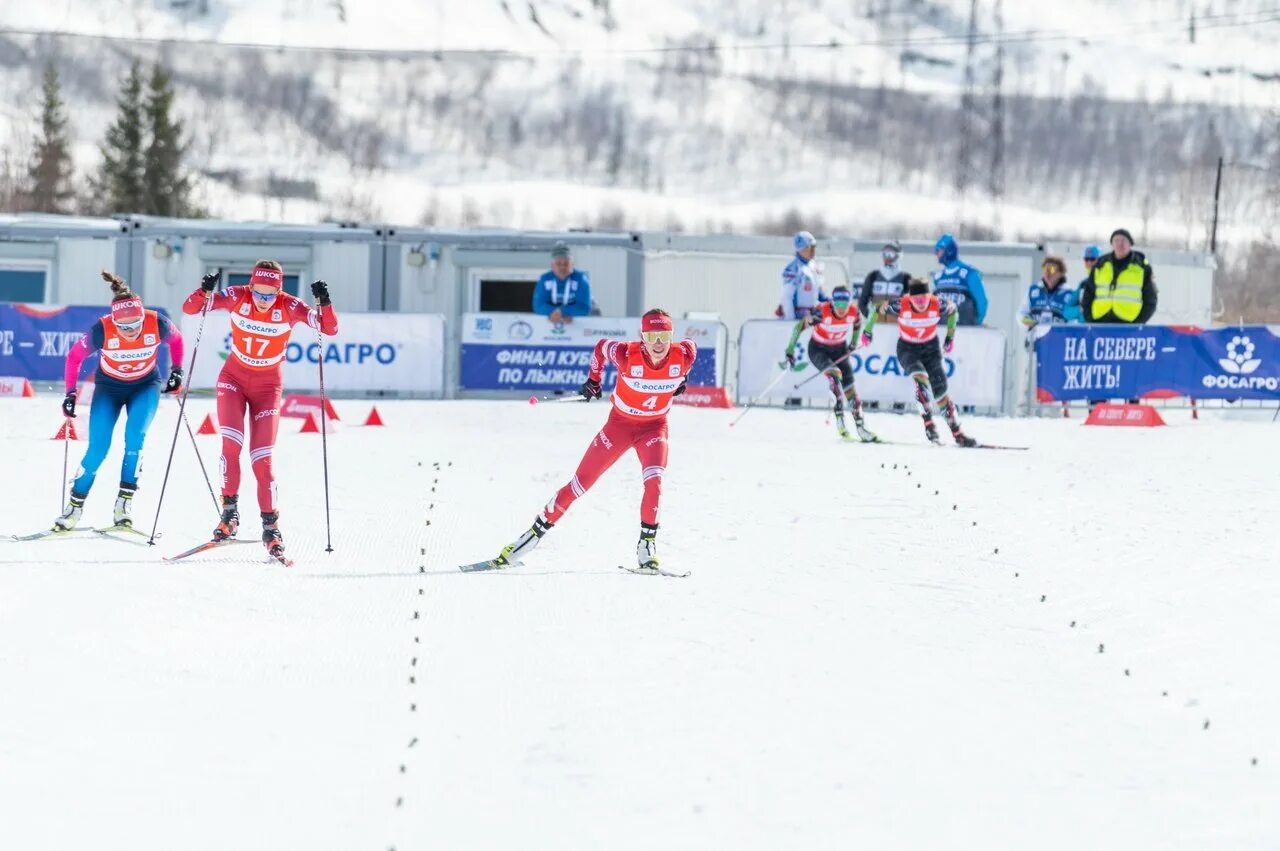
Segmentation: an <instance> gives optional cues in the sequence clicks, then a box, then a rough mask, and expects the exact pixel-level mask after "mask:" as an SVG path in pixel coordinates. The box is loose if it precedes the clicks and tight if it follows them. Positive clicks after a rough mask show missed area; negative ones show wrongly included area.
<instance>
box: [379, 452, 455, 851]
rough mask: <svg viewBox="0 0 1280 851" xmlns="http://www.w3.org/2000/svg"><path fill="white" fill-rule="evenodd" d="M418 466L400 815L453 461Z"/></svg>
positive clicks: (418, 717) (401, 825) (414, 744)
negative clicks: (441, 507)
mask: <svg viewBox="0 0 1280 851" xmlns="http://www.w3.org/2000/svg"><path fill="white" fill-rule="evenodd" d="M418 466H419V467H421V468H423V469H424V471H425V472H426V473H427V476H426V477H424V481H423V484H424V491H425V495H424V500H423V501H424V503H425V504H424V506H423V513H422V517H423V522H422V525H421V526H419V527H418V529H417V534H416V535H415V536H414V540H415V542H416V543H417V550H418V558H417V563H418V570H417V572H416V573H415V574H410V575H411V576H413V577H414V582H413V587H414V593H413V594H412V595H411V596H410V601H409V602H410V612H409V617H408V620H409V624H410V629H409V633H410V638H411V639H412V640H411V642H410V646H409V648H408V654H409V665H408V672H407V673H406V674H405V677H406V682H407V685H408V689H409V696H408V708H409V715H410V717H409V724H408V730H409V733H408V737H407V742H406V744H405V745H404V750H405V752H404V753H403V755H402V756H401V757H400V761H399V763H398V766H397V773H398V775H399V777H398V780H399V785H400V789H399V790H398V794H397V795H396V797H395V801H394V807H395V809H396V810H398V811H401V812H404V811H406V810H407V808H406V806H405V803H406V800H407V799H408V797H409V795H408V790H407V785H408V782H409V779H408V774H409V768H410V767H411V766H412V765H413V764H415V763H416V760H415V759H414V757H415V756H416V754H417V752H418V751H419V750H420V748H419V747H418V745H419V742H420V741H421V739H422V729H421V725H422V724H423V716H424V714H425V713H423V712H420V711H419V704H420V703H421V702H422V699H421V697H420V696H419V694H420V690H419V688H418V686H419V685H420V683H419V679H420V678H421V675H422V667H420V665H419V661H420V660H421V658H422V657H423V655H424V650H425V646H424V645H423V644H422V627H423V625H424V624H423V622H424V621H425V620H426V618H427V616H428V605H427V603H428V595H427V581H426V575H427V574H428V571H427V562H428V560H432V561H436V562H439V561H440V560H441V559H440V557H439V551H440V549H441V547H442V546H443V545H444V544H446V543H447V541H444V540H441V538H442V537H443V536H442V535H441V533H440V531H439V530H440V529H441V525H440V524H438V523H435V524H433V521H434V520H436V519H437V517H438V514H437V505H438V504H439V494H440V490H441V478H442V475H441V474H442V470H443V469H447V468H449V467H452V466H453V462H452V461H446V462H444V463H443V467H442V464H441V462H439V461H432V462H431V466H430V467H429V468H427V467H424V464H423V462H421V461H419V462H418ZM427 478H429V479H430V484H429V485H427V484H426V479H427ZM405 818H406V817H405V816H403V815H402V816H401V819H400V820H398V821H397V822H396V823H395V825H394V827H395V832H397V833H402V832H404V831H405V830H406V829H407V828H406V824H407V822H406V821H405ZM387 847H388V849H389V851H395V849H396V845H395V843H394V842H392V843H391V844H389V845H388V846H387Z"/></svg>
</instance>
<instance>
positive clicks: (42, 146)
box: [26, 64, 75, 213]
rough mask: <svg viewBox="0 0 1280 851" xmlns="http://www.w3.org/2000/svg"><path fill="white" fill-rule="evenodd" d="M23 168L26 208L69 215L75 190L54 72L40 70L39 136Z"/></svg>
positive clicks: (53, 68) (69, 142)
mask: <svg viewBox="0 0 1280 851" xmlns="http://www.w3.org/2000/svg"><path fill="white" fill-rule="evenodd" d="M34 148H35V153H34V155H33V156H32V158H31V164H30V166H29V167H28V169H27V196H28V197H27V199H26V200H27V204H26V206H27V207H28V209H31V210H34V211H35V212H38V213H69V212H71V210H72V207H73V203H72V202H73V199H74V197H75V191H74V190H73V189H72V186H71V171H72V164H71V141H70V139H68V138H67V114H66V111H65V110H64V108H63V103H62V92H61V86H60V85H59V83H58V70H57V69H56V68H55V67H54V66H53V65H52V64H49V65H46V66H45V69H44V85H43V96H42V100H41V105H40V133H39V135H37V136H36V138H35V142H34Z"/></svg>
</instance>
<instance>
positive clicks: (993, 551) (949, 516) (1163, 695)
mask: <svg viewBox="0 0 1280 851" xmlns="http://www.w3.org/2000/svg"><path fill="white" fill-rule="evenodd" d="M880 468H881V469H882V470H883V471H885V472H888V473H893V474H896V475H897V479H898V482H899V483H900V484H903V485H915V487H913V488H911V490H913V491H915V490H920V491H926V492H927V491H928V490H930V489H932V490H933V494H934V495H935V496H938V497H945V495H944V494H942V493H941V488H930V485H928V484H926V480H925V479H924V478H923V477H920V476H916V475H914V473H915V472H916V471H915V470H912V469H911V465H910V464H907V463H905V462H896V463H895V462H891V461H887V462H882V463H881V464H880ZM946 501H947V500H946V499H945V498H944V499H943V500H942V502H943V503H945V502H946ZM939 509H941V510H939V511H938V516H939V517H940V518H945V519H946V520H948V521H950V522H951V523H953V524H955V525H957V526H958V528H959V531H958V532H957V533H956V535H955V537H954V538H944V537H942V536H941V535H938V536H937V537H935V538H933V540H932V541H931V543H935V542H937V541H946V542H948V543H952V542H954V543H961V542H963V543H967V544H968V546H967V547H966V548H965V549H966V551H965V552H963V553H961V552H957V554H956V555H957V557H956V559H955V561H956V562H958V563H965V564H968V563H974V562H977V563H982V564H987V565H991V566H996V567H1001V568H1003V569H1005V570H1006V571H1007V570H1008V568H1009V567H1015V568H1017V569H1016V570H1014V572H1013V574H1012V576H1011V577H1010V578H1011V579H1013V580H1019V579H1022V578H1024V577H1023V574H1024V573H1025V574H1027V576H1026V577H1025V578H1033V574H1032V572H1031V571H1032V570H1033V568H1030V567H1028V566H1027V565H1026V564H1010V563H1008V562H1004V561H1001V560H1000V559H999V554H1000V547H999V546H995V545H992V544H991V543H990V540H991V539H990V537H989V535H988V533H987V532H986V531H985V530H984V531H982V532H976V531H973V530H974V529H976V528H979V527H978V521H977V520H975V519H972V517H970V516H968V514H969V512H970V507H969V506H967V505H966V506H963V510H962V506H961V503H960V502H959V501H956V502H953V503H952V510H951V511H945V506H939ZM966 520H968V521H969V522H968V523H965V521H966ZM912 548H913V549H914V548H915V547H912ZM919 549H922V550H936V546H921V547H919ZM979 553H982V555H979ZM1041 581H1042V584H1049V585H1052V578H1051V577H1050V578H1048V579H1047V580H1044V579H1042V580H1041ZM904 584H909V585H918V584H919V583H904ZM922 587H925V586H922ZM927 587H935V586H927ZM970 587H971V589H972V590H978V589H977V587H976V586H970ZM1018 597H1019V599H1021V600H1022V601H1023V602H1024V603H1025V602H1027V600H1028V599H1032V600H1036V601H1038V603H1037V605H1044V604H1049V603H1050V601H1051V598H1050V595H1049V593H1048V590H1046V591H1045V592H1043V593H1039V594H1034V593H1033V594H1032V595H1030V598H1028V597H1027V596H1026V595H1025V594H1024V593H1023V592H1019V594H1018ZM1064 599H1065V601H1066V602H1071V603H1073V604H1077V603H1080V602H1081V599H1080V598H1079V595H1075V596H1073V597H1067V598H1064ZM1061 602H1063V600H1058V599H1053V600H1052V603H1053V604H1057V603H1061ZM1090 605H1092V607H1093V610H1092V612H1091V614H1093V615H1100V614H1104V613H1105V612H1107V611H1112V612H1114V614H1113V615H1112V617H1111V620H1113V621H1119V622H1121V623H1123V622H1125V621H1136V620H1138V619H1139V616H1137V615H1131V614H1128V613H1126V612H1124V611H1123V610H1121V609H1120V608H1119V607H1118V606H1117V605H1115V604H1111V603H1104V604H1099V603H1098V602H1097V601H1093V602H1092V603H1091V604H1090ZM1057 626H1058V627H1059V628H1060V627H1061V623H1059V624H1057ZM1067 629H1068V630H1069V631H1072V632H1076V631H1079V632H1085V631H1088V629H1089V625H1088V623H1087V622H1085V621H1084V620H1083V619H1082V617H1081V616H1080V615H1079V614H1078V613H1077V615H1076V616H1075V617H1068V618H1067ZM1040 631H1043V632H1045V633H1049V632H1050V631H1051V630H1050V629H1049V628H1048V627H1046V628H1044V629H1043V630H1040ZM1094 640H1096V638H1094V637H1091V638H1090V641H1089V642H1087V645H1088V646H1089V648H1090V652H1091V653H1093V654H1094V655H1099V656H1101V655H1106V654H1107V651H1108V648H1107V643H1106V641H1103V640H1097V646H1096V649H1093V647H1094V645H1093V641H1094ZM1113 650H1114V648H1113ZM1111 655H1112V657H1114V652H1112V654H1111ZM1116 665H1117V667H1118V668H1119V669H1120V670H1121V671H1122V676H1124V677H1125V678H1133V676H1134V673H1133V671H1134V668H1133V665H1132V663H1125V662H1123V661H1118V662H1116ZM1153 694H1154V691H1153ZM1170 696H1171V691H1170V689H1168V688H1161V689H1160V698H1159V699H1160V700H1167V699H1169V698H1170ZM1183 700H1184V703H1183V705H1184V707H1185V708H1191V707H1196V706H1199V705H1200V704H1201V702H1202V698H1200V697H1194V696H1188V697H1186V698H1184V699H1183ZM1211 722H1212V719H1211V717H1209V715H1208V710H1207V709H1206V710H1205V712H1204V718H1203V721H1202V722H1200V723H1198V724H1197V727H1196V729H1199V730H1201V731H1204V730H1208V729H1210V727H1211ZM1249 764H1250V765H1251V766H1256V765H1257V764H1258V758H1257V757H1256V756H1250V757H1249Z"/></svg>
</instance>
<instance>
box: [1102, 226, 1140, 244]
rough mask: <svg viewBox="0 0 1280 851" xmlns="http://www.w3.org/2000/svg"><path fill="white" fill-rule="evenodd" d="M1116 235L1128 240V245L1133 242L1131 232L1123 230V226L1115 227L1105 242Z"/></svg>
mask: <svg viewBox="0 0 1280 851" xmlns="http://www.w3.org/2000/svg"><path fill="white" fill-rule="evenodd" d="M1116 236H1123V237H1124V238H1125V239H1127V240H1129V244H1130V245H1134V244H1135V242H1134V239H1133V234H1131V233H1129V231H1127V230H1125V229H1124V228H1116V229H1115V230H1113V231H1112V232H1111V236H1109V237H1107V242H1111V240H1113V239H1115V238H1116Z"/></svg>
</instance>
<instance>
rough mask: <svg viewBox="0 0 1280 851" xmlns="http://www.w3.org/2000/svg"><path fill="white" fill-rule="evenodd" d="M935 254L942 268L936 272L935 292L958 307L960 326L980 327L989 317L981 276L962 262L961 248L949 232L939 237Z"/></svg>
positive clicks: (934, 280) (934, 276) (985, 291)
mask: <svg viewBox="0 0 1280 851" xmlns="http://www.w3.org/2000/svg"><path fill="white" fill-rule="evenodd" d="M933 253H934V255H935V256H937V258H938V262H939V263H941V264H942V268H941V269H939V270H938V271H936V272H934V273H933V289H934V291H935V292H936V293H937V294H938V298H939V299H941V300H942V301H949V302H951V303H952V304H954V305H955V306H956V312H957V314H958V315H959V317H960V322H959V324H961V325H981V324H982V323H983V320H985V319H986V318H987V290H986V288H985V287H984V286H983V285H982V273H981V272H979V271H978V270H977V269H976V268H975V267H973V266H970V265H969V264H968V263H965V262H964V261H962V260H961V259H960V246H959V245H958V244H957V243H956V238H955V237H954V236H952V235H951V234H949V233H944V234H943V235H942V236H940V237H938V241H937V242H936V243H934V245H933Z"/></svg>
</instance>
